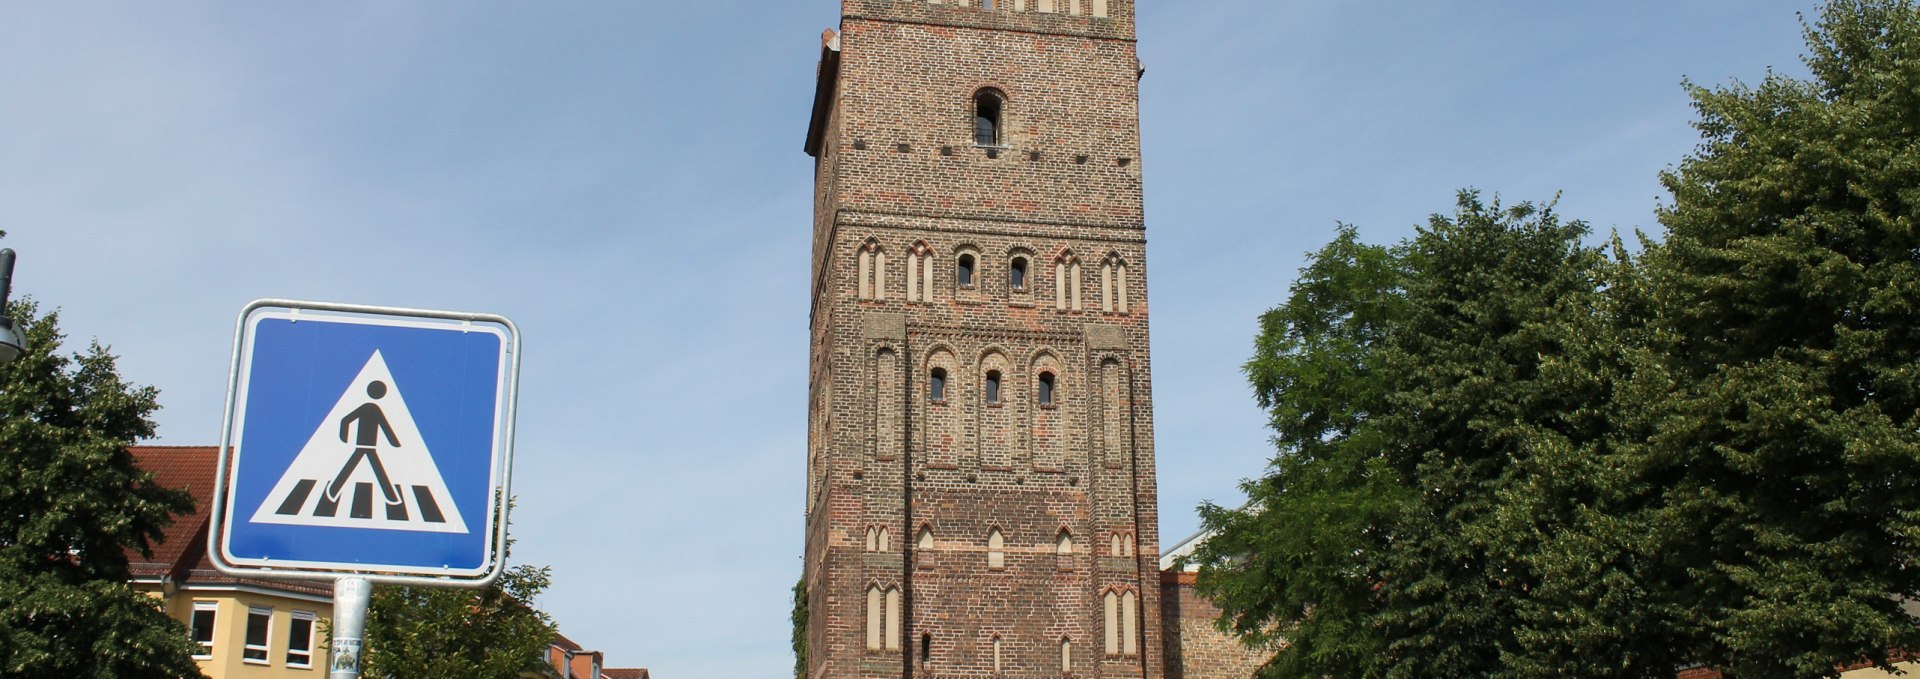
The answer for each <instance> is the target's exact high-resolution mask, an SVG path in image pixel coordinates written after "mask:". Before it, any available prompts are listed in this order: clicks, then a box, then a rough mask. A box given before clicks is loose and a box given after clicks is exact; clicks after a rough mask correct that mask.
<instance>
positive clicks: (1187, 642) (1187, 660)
mask: <svg viewBox="0 0 1920 679" xmlns="http://www.w3.org/2000/svg"><path fill="white" fill-rule="evenodd" d="M1160 596H1161V606H1163V607H1164V610H1163V612H1162V613H1161V618H1160V621H1161V625H1162V626H1163V629H1162V633H1163V634H1164V635H1165V638H1166V640H1167V675H1166V677H1167V679H1247V678H1248V677H1252V676H1254V673H1255V672H1257V671H1259V669H1260V666H1261V665H1262V664H1265V663H1266V661H1267V659H1268V658H1270V657H1272V655H1273V654H1272V653H1269V652H1265V651H1257V650H1254V649H1251V648H1248V647H1247V646H1246V645H1245V644H1242V643H1240V641H1239V640H1238V639H1234V638H1233V637H1230V636H1227V635H1226V634H1225V633H1223V632H1221V631H1220V628H1218V627H1215V626H1214V623H1215V622H1216V621H1218V620H1219V619H1220V609H1218V608H1215V607H1214V605H1213V602H1210V601H1207V600H1206V599H1204V598H1201V597H1199V596H1197V595H1195V594H1194V591H1193V574H1192V573H1181V572H1174V571H1168V572H1166V573H1163V574H1161V578H1160Z"/></svg>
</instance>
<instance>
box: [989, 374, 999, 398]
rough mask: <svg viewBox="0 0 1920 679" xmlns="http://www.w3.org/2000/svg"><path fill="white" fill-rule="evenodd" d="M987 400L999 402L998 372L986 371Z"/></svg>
mask: <svg viewBox="0 0 1920 679" xmlns="http://www.w3.org/2000/svg"><path fill="white" fill-rule="evenodd" d="M987 402H988V403H999V402H1000V373H997V372H990V373H987Z"/></svg>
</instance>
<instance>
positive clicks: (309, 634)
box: [287, 613, 313, 667]
mask: <svg viewBox="0 0 1920 679" xmlns="http://www.w3.org/2000/svg"><path fill="white" fill-rule="evenodd" d="M287 664H288V665H293V666H295V667H306V666H308V665H312V664H313V618H310V617H306V616H304V615H302V614H299V613H295V614H294V618H293V621H292V622H291V623H289V624H288V625H287Z"/></svg>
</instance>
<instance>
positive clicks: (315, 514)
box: [252, 350, 467, 534]
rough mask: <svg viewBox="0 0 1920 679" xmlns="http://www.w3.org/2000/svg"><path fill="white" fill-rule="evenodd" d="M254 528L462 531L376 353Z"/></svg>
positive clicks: (456, 511)
mask: <svg viewBox="0 0 1920 679" xmlns="http://www.w3.org/2000/svg"><path fill="white" fill-rule="evenodd" d="M252 520H253V522H254V523H274V524H285V525H293V526H322V527H331V528H376V529H383V530H402V531H416V532H427V533H457V534H465V533H466V532H467V525H466V522H465V521H462V520H461V519H460V509H459V508H458V507H455V506H454V504H453V495H452V494H451V493H449V492H447V483H446V481H445V480H444V479H442V478H441V476H440V468H439V467H438V466H436V465H435V464H434V462H433V454H432V453H431V452H429V451H428V450H427V445H426V441H424V440H423V439H421V437H420V428H419V427H418V426H416V425H415V424H414V421H413V415H412V414H411V413H409V412H408V411H407V400H406V397H405V396H404V395H402V394H401V392H400V385H399V384H398V383H395V382H394V380H393V373H392V372H391V371H389V370H388V369H387V361H386V359H385V358H383V357H381V355H380V352H379V351H377V350H376V351H374V352H373V356H372V357H371V358H368V359H367V364H366V366H365V367H362V368H361V369H360V373H359V375H357V376H355V377H354V378H353V383H352V384H351V385H349V386H348V387H347V390H346V393H343V394H341V395H340V400H339V401H338V402H336V403H334V405H333V409H332V410H329V411H328V412H327V417H326V418H325V419H323V420H321V421H320V427H319V429H317V430H315V431H314V432H313V436H311V437H309V438H308V439H307V443H306V445H305V446H303V447H301V449H300V453H299V454H298V455H296V456H294V458H293V464H292V465H289V466H288V467H287V471H286V473H285V474H282V475H281V476H280V482H279V483H277V484H274V486H273V491H272V492H269V493H267V499H266V501H265V502H263V503H261V504H260V508H259V509H258V510H256V511H255V512H254V513H253V519H252Z"/></svg>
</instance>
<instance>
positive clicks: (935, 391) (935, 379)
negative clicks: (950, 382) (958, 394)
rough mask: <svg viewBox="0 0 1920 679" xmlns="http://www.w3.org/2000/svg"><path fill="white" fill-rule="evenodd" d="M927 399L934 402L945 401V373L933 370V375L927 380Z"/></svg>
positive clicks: (936, 369) (937, 369)
mask: <svg viewBox="0 0 1920 679" xmlns="http://www.w3.org/2000/svg"><path fill="white" fill-rule="evenodd" d="M927 397H928V398H931V399H933V400H935V401H945V400H947V371H945V370H941V369H939V368H934V369H933V375H932V376H931V377H930V378H929V379H928V380H927Z"/></svg>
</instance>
